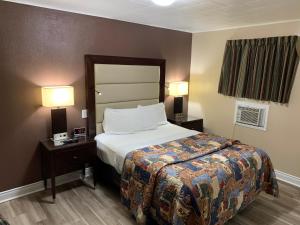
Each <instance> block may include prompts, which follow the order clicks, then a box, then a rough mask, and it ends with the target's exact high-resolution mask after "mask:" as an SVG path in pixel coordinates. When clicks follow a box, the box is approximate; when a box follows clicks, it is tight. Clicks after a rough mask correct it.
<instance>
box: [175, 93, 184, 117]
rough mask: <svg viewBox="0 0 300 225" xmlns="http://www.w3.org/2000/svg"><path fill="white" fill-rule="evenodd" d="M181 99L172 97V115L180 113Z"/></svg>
mask: <svg viewBox="0 0 300 225" xmlns="http://www.w3.org/2000/svg"><path fill="white" fill-rule="evenodd" d="M182 106H183V97H182V96H180V97H174V114H177V113H182Z"/></svg>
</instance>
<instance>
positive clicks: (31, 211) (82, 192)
mask: <svg viewBox="0 0 300 225" xmlns="http://www.w3.org/2000/svg"><path fill="white" fill-rule="evenodd" d="M279 185H280V198H278V199H274V198H273V197H272V196H269V195H266V194H264V193H262V194H260V196H259V197H258V199H257V200H256V201H255V202H254V203H253V204H251V205H250V206H249V207H248V208H247V209H245V210H244V211H243V212H241V213H239V214H238V215H237V216H236V217H235V218H234V219H232V220H231V221H229V222H228V223H227V225H254V224H259V225H291V224H297V225H300V189H299V188H296V187H293V186H290V185H288V184H285V183H282V182H280V183H279ZM119 199H120V197H119V191H118V188H116V187H115V186H113V185H109V184H98V185H97V188H96V190H93V189H90V188H88V187H87V186H84V185H82V183H81V182H80V181H78V182H74V183H71V184H67V185H63V186H61V187H58V194H57V199H56V204H52V199H51V195H50V192H49V191H43V192H39V193H35V194H32V195H29V196H26V197H22V198H19V199H15V200H12V201H8V202H5V203H2V204H0V215H2V216H3V217H4V218H6V219H7V220H8V221H9V222H10V223H11V225H129V224H136V223H135V221H134V219H133V218H132V217H131V216H130V214H129V212H128V211H127V210H126V209H125V208H123V206H122V205H121V203H120V200H119Z"/></svg>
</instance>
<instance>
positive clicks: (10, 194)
mask: <svg viewBox="0 0 300 225" xmlns="http://www.w3.org/2000/svg"><path fill="white" fill-rule="evenodd" d="M85 173H86V175H87V176H89V175H91V174H92V172H91V169H90V168H87V169H86V172H85ZM275 173H276V177H277V179H278V180H281V181H284V182H286V183H289V184H291V185H294V186H297V187H300V178H299V177H296V176H293V175H290V174H287V173H284V172H281V171H279V170H275ZM81 176H82V175H81V171H75V172H72V173H68V174H64V175H62V176H58V177H56V185H57V186H58V185H62V184H66V183H70V182H72V181H75V180H78V179H80V178H81ZM49 185H50V180H48V187H49ZM42 190H44V182H43V181H39V182H36V183H33V184H28V185H25V186H22V187H17V188H14V189H11V190H7V191H3V192H0V203H2V202H6V201H9V200H12V199H16V198H19V197H22V196H25V195H29V194H32V193H35V192H38V191H42Z"/></svg>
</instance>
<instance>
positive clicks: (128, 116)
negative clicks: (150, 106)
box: [103, 108, 157, 134]
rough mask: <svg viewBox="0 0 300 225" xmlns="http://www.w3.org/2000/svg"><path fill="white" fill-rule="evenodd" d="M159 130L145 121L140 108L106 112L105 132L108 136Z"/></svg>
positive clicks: (107, 110) (108, 109)
mask: <svg viewBox="0 0 300 225" xmlns="http://www.w3.org/2000/svg"><path fill="white" fill-rule="evenodd" d="M155 128H157V125H154V124H153V123H151V122H149V121H147V120H145V115H144V114H143V111H142V110H140V109H139V108H129V109H111V108H106V109H105V110H104V120H103V130H104V132H105V133H108V134H130V133H136V132H139V131H143V130H150V129H155Z"/></svg>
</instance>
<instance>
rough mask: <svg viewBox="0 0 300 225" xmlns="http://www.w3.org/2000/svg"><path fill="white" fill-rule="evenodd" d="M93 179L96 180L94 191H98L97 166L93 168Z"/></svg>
mask: <svg viewBox="0 0 300 225" xmlns="http://www.w3.org/2000/svg"><path fill="white" fill-rule="evenodd" d="M93 179H94V189H96V183H97V180H96V179H97V174H96V167H95V166H93Z"/></svg>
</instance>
